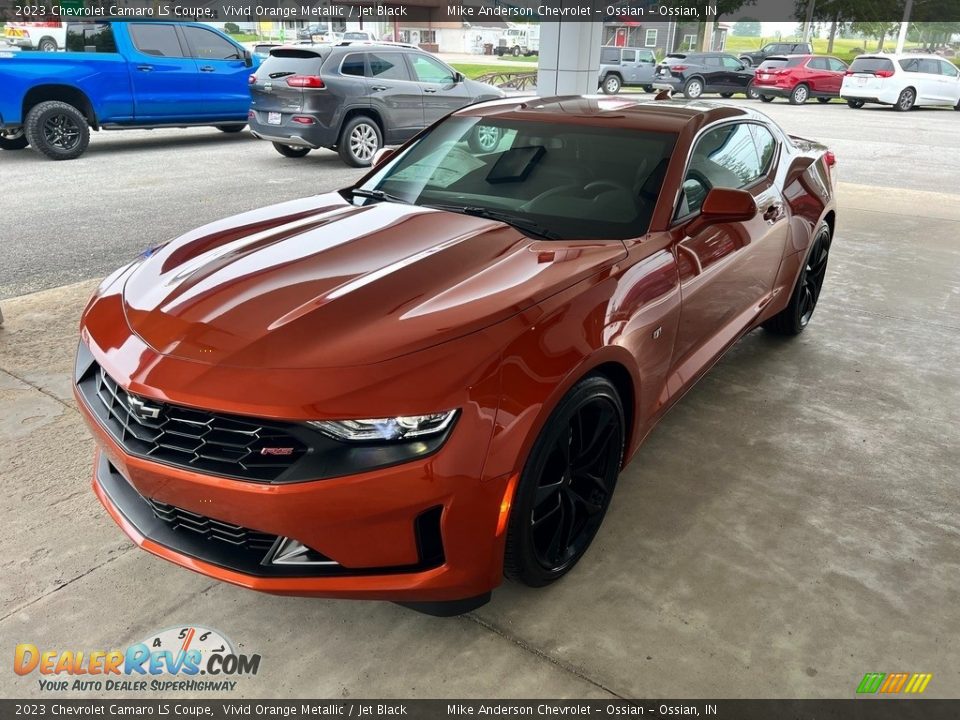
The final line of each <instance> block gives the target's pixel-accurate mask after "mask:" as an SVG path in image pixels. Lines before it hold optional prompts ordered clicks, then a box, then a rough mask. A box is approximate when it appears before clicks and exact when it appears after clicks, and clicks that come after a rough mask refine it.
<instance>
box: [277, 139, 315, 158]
mask: <svg viewBox="0 0 960 720" xmlns="http://www.w3.org/2000/svg"><path fill="white" fill-rule="evenodd" d="M273 148H274V149H275V150H276V151H277V152H278V153H280V154H281V155H283V156H284V157H288V158H302V157H304V156H305V155H306V154H307V153H309V152H310V148H308V147H295V146H293V145H284V144H283V143H277V142H275V143H273Z"/></svg>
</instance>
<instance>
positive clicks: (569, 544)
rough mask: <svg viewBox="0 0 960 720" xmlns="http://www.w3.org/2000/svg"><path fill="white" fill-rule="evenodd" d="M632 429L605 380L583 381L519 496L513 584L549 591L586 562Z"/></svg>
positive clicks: (550, 427)
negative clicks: (628, 429)
mask: <svg viewBox="0 0 960 720" xmlns="http://www.w3.org/2000/svg"><path fill="white" fill-rule="evenodd" d="M625 425H626V424H625V422H624V412H623V405H622V403H621V400H620V396H619V395H618V394H617V390H616V388H615V387H614V386H613V383H611V382H610V381H609V380H607V379H606V378H605V377H602V376H598V375H594V376H590V377H587V378H585V379H583V380H581V381H580V382H579V383H577V384H576V385H575V386H574V387H573V388H572V389H571V390H570V392H568V393H567V394H566V395H565V396H564V398H563V399H562V400H561V401H560V403H559V405H557V407H556V409H555V410H554V411H553V413H551V415H550V418H549V419H548V420H547V423H546V425H545V426H544V428H543V430H541V431H540V435H539V436H538V437H537V440H536V442H535V443H534V446H533V449H532V451H531V452H530V457H529V458H528V459H527V463H526V465H525V466H524V468H523V472H522V474H521V476H520V483H519V485H518V486H517V489H516V493H515V496H514V499H513V510H512V511H511V514H510V523H509V526H508V530H507V544H506V553H505V556H504V573H505V574H506V575H507V577H509V578H512V579H514V580H517V581H519V582H522V583H524V584H525V585H529V586H531V587H543V586H544V585H549V584H550V583H552V582H554V581H556V580H559V579H560V578H561V577H563V576H564V575H566V574H567V573H568V572H569V571H570V570H571V569H572V568H573V567H574V565H576V564H577V562H578V561H579V560H580V558H581V557H583V554H584V553H585V552H586V551H587V548H588V547H589V546H590V543H591V542H592V541H593V538H594V537H595V536H596V534H597V531H598V530H599V529H600V525H601V523H602V522H603V517H604V515H605V513H606V511H607V508H608V507H609V505H610V499H611V497H612V496H613V491H614V488H615V486H616V482H617V476H618V475H619V473H620V464H621V462H622V460H623V447H624V441H625Z"/></svg>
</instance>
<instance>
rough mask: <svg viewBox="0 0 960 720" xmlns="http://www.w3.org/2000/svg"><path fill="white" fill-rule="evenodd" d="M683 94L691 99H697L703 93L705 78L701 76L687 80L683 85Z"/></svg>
mask: <svg viewBox="0 0 960 720" xmlns="http://www.w3.org/2000/svg"><path fill="white" fill-rule="evenodd" d="M683 94H684V95H685V96H686V97H687V98H689V99H690V100H696V99H697V98H698V97H700V96H701V95H703V80H701V79H699V78H692V79H690V80H687V84H686V85H684V86H683Z"/></svg>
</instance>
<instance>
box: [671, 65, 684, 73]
mask: <svg viewBox="0 0 960 720" xmlns="http://www.w3.org/2000/svg"><path fill="white" fill-rule="evenodd" d="M668 67H669V68H670V69H671V70H678V71H679V72H683V71H684V70H686V69H687V66H686V65H669V66H668Z"/></svg>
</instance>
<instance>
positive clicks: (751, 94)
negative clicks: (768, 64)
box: [744, 80, 760, 100]
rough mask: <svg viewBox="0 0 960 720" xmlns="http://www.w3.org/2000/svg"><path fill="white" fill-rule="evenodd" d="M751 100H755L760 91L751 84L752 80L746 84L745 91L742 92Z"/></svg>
mask: <svg viewBox="0 0 960 720" xmlns="http://www.w3.org/2000/svg"><path fill="white" fill-rule="evenodd" d="M744 95H746V96H747V97H748V98H750V99H751V100H756V99H757V98H759V97H760V91H759V90H757V88H756V86H755V85H754V84H753V80H751V81H750V83H749V84H748V85H747V91H746V92H745V93H744Z"/></svg>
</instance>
